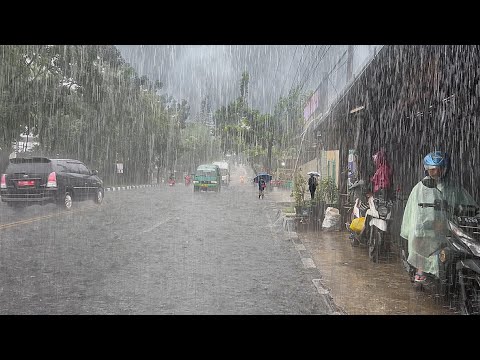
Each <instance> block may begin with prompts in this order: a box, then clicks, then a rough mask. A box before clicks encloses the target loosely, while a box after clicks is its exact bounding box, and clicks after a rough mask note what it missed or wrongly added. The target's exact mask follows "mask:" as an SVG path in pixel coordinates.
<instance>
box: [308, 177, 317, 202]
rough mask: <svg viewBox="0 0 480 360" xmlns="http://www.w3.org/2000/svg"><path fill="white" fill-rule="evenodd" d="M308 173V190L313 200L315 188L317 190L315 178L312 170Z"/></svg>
mask: <svg viewBox="0 0 480 360" xmlns="http://www.w3.org/2000/svg"><path fill="white" fill-rule="evenodd" d="M308 174H309V175H310V177H309V178H308V190H309V191H310V197H311V199H312V200H313V199H314V198H315V190H317V178H316V176H315V175H316V174H315V173H314V172H313V171H312V172H309V173H308Z"/></svg>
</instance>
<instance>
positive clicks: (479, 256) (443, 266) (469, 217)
mask: <svg viewBox="0 0 480 360" xmlns="http://www.w3.org/2000/svg"><path fill="white" fill-rule="evenodd" d="M418 206H421V207H433V208H434V209H435V211H445V213H446V215H447V217H446V218H447V220H446V221H447V233H446V236H445V241H443V242H442V243H441V244H440V246H439V247H438V248H437V249H436V250H435V251H433V252H432V253H431V254H430V256H431V255H435V256H436V257H437V259H438V267H439V274H438V277H436V276H434V275H432V274H429V273H424V274H425V275H426V276H427V279H426V281H425V282H422V283H418V282H417V283H415V281H414V278H415V273H416V271H417V269H416V268H415V267H413V266H412V265H410V264H409V263H408V262H407V259H408V243H407V241H406V240H405V239H403V245H402V248H403V249H402V252H401V253H402V255H401V258H402V262H403V265H404V267H405V269H406V270H407V272H408V273H409V276H410V280H411V281H412V282H413V283H414V284H417V286H418V287H419V288H420V289H425V290H429V291H431V292H433V293H434V294H435V295H437V298H439V299H441V301H442V302H443V303H444V304H448V305H450V306H451V307H453V308H457V309H458V310H460V312H461V313H463V314H466V315H471V314H475V315H480V215H479V211H480V208H479V207H478V206H472V205H468V206H465V205H456V206H451V205H449V204H448V203H447V202H446V201H445V200H443V201H440V200H436V201H435V202H434V203H419V204H418Z"/></svg>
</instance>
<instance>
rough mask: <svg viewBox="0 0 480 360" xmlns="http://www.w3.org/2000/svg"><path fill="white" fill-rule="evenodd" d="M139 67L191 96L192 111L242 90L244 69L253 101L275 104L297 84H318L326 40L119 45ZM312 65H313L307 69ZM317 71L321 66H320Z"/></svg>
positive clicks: (260, 105)
mask: <svg viewBox="0 0 480 360" xmlns="http://www.w3.org/2000/svg"><path fill="white" fill-rule="evenodd" d="M117 47H118V49H119V50H120V52H121V53H122V56H123V57H124V58H125V60H126V61H127V62H128V63H130V64H131V65H132V66H133V67H134V68H135V69H136V70H137V72H138V73H139V75H147V76H148V77H149V78H150V79H151V80H157V79H158V80H160V81H161V82H162V83H164V89H163V92H166V93H168V94H169V95H172V96H173V97H175V98H176V99H177V100H178V101H181V100H182V99H186V100H187V101H188V102H189V104H190V106H191V110H192V113H196V112H197V111H198V110H199V108H200V103H201V101H202V98H204V97H205V96H207V95H208V96H210V98H211V101H212V107H213V110H215V109H216V108H218V107H219V106H221V105H226V104H228V103H229V102H230V101H232V100H234V99H235V98H237V97H238V96H240V79H241V75H242V72H244V71H248V72H249V74H250V84H249V97H248V101H249V104H250V106H251V107H253V108H255V109H258V110H260V111H262V112H269V111H271V110H272V109H273V106H274V104H275V103H276V101H277V100H278V98H279V97H280V96H281V95H283V96H285V95H286V94H287V93H288V90H289V89H290V87H291V86H292V84H303V83H305V86H304V90H306V89H311V90H315V88H316V87H317V86H318V83H319V80H318V79H319V78H320V75H319V74H320V68H321V67H320V66H316V65H317V64H318V62H319V59H321V55H322V53H323V52H324V51H325V49H326V47H325V46H322V45H308V46H304V45H117ZM307 69H308V71H306V70H307ZM315 71H316V72H315Z"/></svg>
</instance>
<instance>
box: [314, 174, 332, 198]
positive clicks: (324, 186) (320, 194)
mask: <svg viewBox="0 0 480 360" xmlns="http://www.w3.org/2000/svg"><path fill="white" fill-rule="evenodd" d="M315 199H318V200H319V201H324V202H325V203H327V204H334V203H336V202H337V199H338V188H337V185H336V184H335V181H333V178H332V177H330V176H327V177H324V178H322V179H321V180H320V181H319V182H318V185H317V190H316V191H315Z"/></svg>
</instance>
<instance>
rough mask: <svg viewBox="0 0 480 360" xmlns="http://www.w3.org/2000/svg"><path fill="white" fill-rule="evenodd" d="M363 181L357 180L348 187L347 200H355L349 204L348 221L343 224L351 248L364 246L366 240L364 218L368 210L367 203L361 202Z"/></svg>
mask: <svg viewBox="0 0 480 360" xmlns="http://www.w3.org/2000/svg"><path fill="white" fill-rule="evenodd" d="M364 186H365V181H363V180H361V179H359V180H357V181H355V182H354V183H353V184H351V185H350V186H349V187H348V197H349V199H355V200H354V202H353V203H351V202H349V204H348V209H347V216H348V220H349V222H348V221H347V222H346V223H345V226H346V228H347V230H348V231H349V233H350V235H349V239H350V244H351V245H352V246H358V245H360V244H362V245H366V239H367V238H368V237H367V236H366V235H367V234H364V232H365V231H368V230H367V229H366V228H365V217H366V212H367V210H368V203H366V202H365V201H362V200H361V199H362V197H363V192H364V190H363V189H364Z"/></svg>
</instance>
